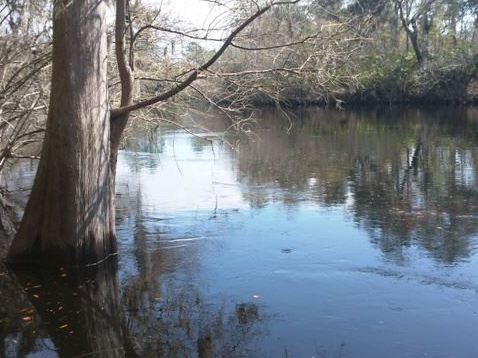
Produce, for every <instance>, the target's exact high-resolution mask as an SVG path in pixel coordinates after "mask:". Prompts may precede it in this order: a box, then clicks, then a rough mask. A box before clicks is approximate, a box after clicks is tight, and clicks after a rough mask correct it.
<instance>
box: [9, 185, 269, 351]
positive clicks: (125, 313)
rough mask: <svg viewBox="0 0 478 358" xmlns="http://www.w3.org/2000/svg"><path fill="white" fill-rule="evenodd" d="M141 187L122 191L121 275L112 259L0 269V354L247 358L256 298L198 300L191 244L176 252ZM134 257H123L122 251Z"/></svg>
mask: <svg viewBox="0 0 478 358" xmlns="http://www.w3.org/2000/svg"><path fill="white" fill-rule="evenodd" d="M141 198H142V196H141V190H140V188H139V187H138V188H137V190H136V191H132V192H130V194H129V195H123V196H119V197H118V209H119V210H118V212H119V224H120V227H121V225H127V226H131V227H132V229H133V232H134V235H133V237H132V242H131V245H127V246H124V249H127V250H131V251H130V253H129V254H127V253H124V254H123V256H124V258H125V259H124V261H123V262H122V263H121V265H123V267H122V271H123V272H122V279H121V281H120V279H119V276H118V268H117V266H118V265H117V262H116V260H114V259H111V260H108V261H107V262H105V263H103V264H101V265H98V266H94V267H91V268H88V269H84V270H79V271H64V270H59V271H51V270H49V271H44V270H35V271H16V272H14V273H11V275H7V274H6V273H4V274H3V275H2V276H0V296H1V297H2V300H4V302H5V304H4V308H2V309H0V320H1V321H0V322H1V326H0V344H1V345H0V348H1V351H0V355H2V356H3V355H6V356H7V357H16V356H26V355H28V354H30V353H34V352H38V353H41V354H43V355H45V356H48V353H50V354H51V355H52V356H60V357H108V358H109V357H186V356H198V357H248V356H250V355H251V354H252V352H254V353H257V348H255V347H253V341H254V338H255V337H257V336H258V335H259V334H260V333H261V332H260V322H262V321H263V320H264V317H263V316H262V315H261V313H260V310H259V307H258V306H257V305H256V304H255V303H252V302H242V303H227V302H214V301H211V300H210V299H208V298H206V297H204V295H203V292H202V290H201V286H200V282H199V281H198V280H197V279H196V278H195V277H194V273H195V272H196V271H197V266H196V265H197V262H196V259H195V255H196V252H195V249H194V246H191V247H186V248H181V249H179V250H176V249H174V248H173V247H172V246H171V243H169V242H168V241H167V240H164V239H163V238H160V237H159V235H158V233H157V232H156V231H155V230H154V225H152V222H153V221H154V220H156V219H155V218H152V217H149V216H148V215H147V213H145V212H144V211H143V210H144V208H143V206H142V199H141ZM128 257H131V258H133V260H132V261H128V260H127V258H128Z"/></svg>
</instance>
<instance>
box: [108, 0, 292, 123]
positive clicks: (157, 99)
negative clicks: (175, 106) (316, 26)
mask: <svg viewBox="0 0 478 358" xmlns="http://www.w3.org/2000/svg"><path fill="white" fill-rule="evenodd" d="M299 1H300V0H291V1H275V2H270V3H269V4H268V5H266V6H264V7H263V8H260V9H258V10H257V11H256V12H255V13H254V14H253V15H251V16H250V17H249V18H247V19H246V20H245V21H244V22H242V23H241V24H240V25H239V26H238V27H237V28H236V29H235V30H234V31H232V32H231V34H230V35H229V36H228V37H227V38H226V40H225V41H224V43H223V44H222V46H221V47H220V48H219V49H218V50H217V51H216V52H215V53H214V55H213V56H212V57H211V58H210V59H209V60H208V61H207V62H205V63H204V64H202V65H201V66H199V67H198V68H197V69H194V70H193V71H192V72H191V74H190V75H189V76H188V77H187V78H186V79H185V80H184V81H182V82H181V83H179V84H178V85H176V86H175V87H172V88H171V89H169V90H167V91H166V92H163V93H161V94H159V95H157V96H154V97H151V98H149V99H146V100H143V101H140V102H137V103H134V104H131V105H126V106H121V107H119V108H116V109H112V110H111V119H115V118H117V117H118V116H121V115H123V114H126V113H129V112H131V111H134V110H138V109H141V108H144V107H147V106H150V105H153V104H155V103H158V102H161V101H165V100H167V99H168V98H171V97H173V96H175V95H176V94H178V93H179V92H181V91H183V90H184V89H186V88H187V87H188V86H189V85H190V84H191V83H193V82H194V81H196V79H197V78H198V75H199V74H200V73H201V72H203V71H206V70H207V69H209V68H210V67H211V66H212V65H213V64H214V63H216V61H217V60H218V59H219V58H220V57H221V56H222V54H223V53H224V52H225V51H226V49H227V48H228V47H229V46H230V45H231V43H232V42H233V40H234V39H235V38H236V36H237V35H238V34H239V33H240V32H241V31H242V30H244V29H245V28H246V27H247V26H248V25H250V24H251V23H252V22H253V21H254V20H256V19H257V18H259V17H260V16H262V15H263V14H264V13H266V12H267V11H268V10H270V9H271V8H272V7H274V6H278V5H286V4H296V3H298V2H299Z"/></svg>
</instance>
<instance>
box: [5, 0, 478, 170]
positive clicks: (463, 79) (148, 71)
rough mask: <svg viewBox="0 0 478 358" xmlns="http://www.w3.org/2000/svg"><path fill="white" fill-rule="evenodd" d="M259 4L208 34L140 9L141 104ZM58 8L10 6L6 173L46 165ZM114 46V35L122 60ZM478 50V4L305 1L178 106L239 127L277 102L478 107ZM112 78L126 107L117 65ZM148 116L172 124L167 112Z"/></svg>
mask: <svg viewBox="0 0 478 358" xmlns="http://www.w3.org/2000/svg"><path fill="white" fill-rule="evenodd" d="M253 4H254V3H253V2H250V3H249V2H233V1H227V2H225V3H224V4H223V5H224V6H227V9H228V11H227V12H224V14H225V15H223V16H222V17H220V18H219V19H217V20H216V19H215V21H216V23H213V22H212V21H211V24H208V26H207V28H206V26H205V27H204V28H197V27H195V26H192V25H190V24H189V25H188V24H186V23H185V22H184V21H183V22H182V21H179V20H178V18H179V17H180V14H172V13H170V12H167V11H165V10H164V9H161V8H158V7H154V6H152V5H151V2H147V4H146V3H145V2H144V1H141V0H132V1H130V2H129V6H128V9H127V11H128V14H127V18H126V25H127V28H126V34H125V37H126V40H127V45H128V52H129V53H128V59H129V61H130V62H131V63H132V67H133V68H134V87H135V97H136V98H142V97H149V96H151V95H154V94H155V93H157V92H160V91H161V90H163V89H164V88H167V86H168V85H170V84H171V83H177V82H178V81H180V80H181V79H182V78H183V77H184V73H187V71H188V69H191V68H194V67H198V66H200V64H201V63H202V62H204V61H205V59H206V58H207V57H208V56H210V54H211V53H213V52H214V50H215V49H216V48H217V46H218V44H220V43H221V41H223V40H224V36H223V33H224V31H221V29H224V28H228V27H229V28H230V27H233V26H234V25H235V24H236V23H238V22H239V21H240V19H241V18H243V16H244V15H245V14H247V13H250V11H252V10H253V7H254V5H253ZM111 6H112V7H113V5H111ZM217 6H219V5H217ZM52 7H53V5H52V3H51V1H48V0H3V1H2V2H1V5H0V15H1V16H0V29H1V37H0V108H1V123H0V142H1V143H2V148H1V152H0V168H2V167H3V166H4V164H5V163H6V161H7V159H8V158H18V157H36V156H37V155H36V154H38V153H35V150H33V151H32V149H31V148H32V144H33V145H35V143H37V142H38V141H39V140H41V136H42V132H43V127H44V119H45V117H46V111H47V108H48V96H49V86H50V85H49V79H50V68H51V66H50V65H51V63H50V61H51V48H52V46H51V45H52V21H51V17H52ZM251 9H252V10H251ZM110 28H111V29H110V30H111V32H113V25H112V24H110ZM114 42H115V41H114V39H113V36H110V51H114ZM477 43H478V2H477V1H476V0H452V1H444V0H359V1H358V0H357V1H352V2H350V1H342V0H302V1H299V2H298V3H297V4H288V5H286V6H281V7H276V8H274V9H272V11H269V12H267V13H266V14H264V15H263V16H262V17H261V18H259V19H257V21H255V22H254V23H253V24H251V25H250V26H249V27H248V28H247V29H245V31H244V32H243V33H242V34H240V36H238V37H237V38H236V39H235V41H234V43H233V44H232V46H230V47H229V48H228V49H227V51H226V52H225V53H224V55H223V57H222V58H221V59H219V61H218V63H217V64H215V65H214V66H213V67H211V68H210V69H208V71H204V72H203V73H201V76H200V81H198V82H196V84H194V86H190V87H189V88H188V89H187V90H186V91H184V92H182V93H181V94H180V95H179V96H176V97H179V98H176V99H175V103H176V105H177V104H178V103H180V104H182V103H187V104H188V105H189V104H190V102H191V101H194V102H205V103H208V104H209V105H212V106H214V107H216V108H218V109H219V110H221V111H223V112H224V113H225V114H226V115H228V116H229V117H230V118H231V119H233V120H234V118H235V116H234V114H236V113H242V112H243V111H244V109H251V108H255V107H257V106H261V105H264V104H272V103H280V104H292V105H294V104H303V103H308V104H327V103H336V104H337V105H338V106H339V107H343V106H344V105H346V104H347V103H371V102H374V103H375V102H385V103H393V102H448V103H463V102H475V101H476V100H477V99H478V81H477V80H476V78H475V77H476V67H477V52H478V51H477ZM109 78H110V96H111V97H112V98H113V99H116V100H117V101H119V96H120V94H119V93H120V88H119V87H120V86H119V75H118V71H117V68H116V65H115V64H113V63H112V64H111V66H110V71H109ZM343 102H344V103H343ZM176 107H178V106H176ZM139 116H142V117H152V118H158V117H161V118H163V119H164V118H166V117H167V116H168V114H167V110H165V106H164V103H161V105H160V106H156V107H155V108H153V109H152V110H151V109H148V112H147V113H144V111H142V112H140V113H139ZM238 122H239V126H240V123H241V121H240V120H238ZM37 147H38V148H39V146H37ZM37 147H35V148H37Z"/></svg>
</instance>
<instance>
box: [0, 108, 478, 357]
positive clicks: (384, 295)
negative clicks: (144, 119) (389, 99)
mask: <svg viewBox="0 0 478 358" xmlns="http://www.w3.org/2000/svg"><path fill="white" fill-rule="evenodd" d="M261 117H262V121H260V122H259V123H258V124H256V125H255V127H254V128H255V129H254V134H253V135H250V136H245V135H239V136H232V135H231V136H228V137H227V140H228V142H230V143H234V146H233V147H232V148H231V146H230V145H228V144H227V143H225V142H220V141H218V140H217V139H218V138H219V137H217V136H215V135H214V134H213V133H209V134H204V133H200V136H193V135H191V134H189V133H184V132H182V131H181V130H179V129H173V128H159V129H158V130H157V131H155V132H151V133H149V134H148V135H143V134H136V135H131V136H130V137H129V138H130V139H129V140H128V141H127V149H126V150H124V151H122V152H121V154H120V158H119V168H118V187H117V225H118V226H117V227H118V241H119V259H118V262H117V264H115V263H114V262H113V263H110V265H106V266H105V267H101V268H96V269H92V270H90V271H89V272H83V273H81V274H80V275H75V276H74V277H72V275H71V274H70V273H65V272H63V271H58V272H53V273H52V272H50V273H37V272H35V273H32V272H20V273H12V274H10V275H6V274H5V273H2V276H0V294H1V299H2V301H3V302H4V304H3V307H2V308H0V352H3V354H4V355H6V356H7V357H16V356H29V357H56V356H61V357H74V356H77V357H89V356H94V357H96V356H98V357H117V356H118V357H121V356H138V357H157V356H165V357H185V356H193V357H194V356H198V357H220V356H223V357H384V356H387V357H424V356H426V357H476V356H478V343H476V342H478V330H477V329H476V327H478V255H477V248H478V246H477V244H478V210H477V209H478V186H477V184H478V183H477V179H478V112H477V111H476V110H473V109H461V110H449V109H448V110H447V109H443V108H442V109H435V110H415V109H407V110H398V109H390V108H381V109H377V110H367V111H364V110H356V111H351V112H333V111H324V110H311V109H310V110H302V111H297V112H296V113H294V114H293V116H292V118H291V120H292V123H293V126H292V128H291V129H290V128H289V125H290V122H289V120H286V119H284V118H283V116H282V114H281V113H280V112H275V111H268V112H265V113H263V114H262V115H261ZM194 119H195V120H196V121H202V122H201V123H202V124H203V125H205V126H209V127H210V128H211V130H212V131H213V132H220V131H221V130H222V129H224V128H226V126H227V124H225V122H224V120H223V119H222V118H217V117H216V118H208V119H205V118H194ZM201 137H207V138H213V139H214V140H213V142H210V141H208V140H204V139H202V138H201ZM33 170H34V166H31V165H30V164H29V163H23V164H20V165H19V166H17V168H16V171H13V172H12V174H11V176H10V177H9V178H6V179H4V180H6V181H9V182H10V184H11V185H12V183H15V184H16V185H17V186H20V187H22V188H25V187H28V185H29V183H30V181H31V176H32V173H33ZM15 173H16V174H15ZM22 193H25V191H21V192H19V193H18V195H17V197H18V198H19V199H18V200H20V201H21V200H24V198H25V194H22ZM0 355H1V353H0Z"/></svg>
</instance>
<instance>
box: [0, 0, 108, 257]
mask: <svg viewBox="0 0 478 358" xmlns="http://www.w3.org/2000/svg"><path fill="white" fill-rule="evenodd" d="M105 10H106V4H105V1H104V0H56V1H55V9H54V21H53V73H52V88H51V99H50V108H49V114H48V120H47V130H46V135H45V139H44V143H43V148H42V155H41V160H40V163H39V167H38V171H37V175H36V178H35V182H34V185H33V188H32V192H31V196H30V199H29V202H28V204H27V207H26V210H25V213H24V217H23V220H22V223H21V225H20V228H19V231H18V233H17V236H16V237H15V239H14V240H13V243H12V245H11V248H10V251H9V254H8V257H7V261H8V262H9V263H11V264H29V265H30V264H39V265H43V266H61V265H65V266H82V265H88V264H92V263H97V262H99V261H101V260H103V259H105V258H107V257H108V256H109V255H111V254H114V253H115V252H116V240H115V226H114V212H113V210H114V208H113V199H112V195H114V190H111V182H113V183H114V181H113V180H112V176H111V175H112V174H111V167H110V154H111V153H110V118H109V106H108V91H107V41H106V21H105Z"/></svg>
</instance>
